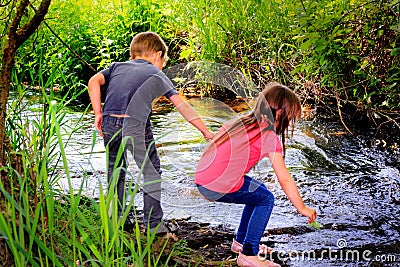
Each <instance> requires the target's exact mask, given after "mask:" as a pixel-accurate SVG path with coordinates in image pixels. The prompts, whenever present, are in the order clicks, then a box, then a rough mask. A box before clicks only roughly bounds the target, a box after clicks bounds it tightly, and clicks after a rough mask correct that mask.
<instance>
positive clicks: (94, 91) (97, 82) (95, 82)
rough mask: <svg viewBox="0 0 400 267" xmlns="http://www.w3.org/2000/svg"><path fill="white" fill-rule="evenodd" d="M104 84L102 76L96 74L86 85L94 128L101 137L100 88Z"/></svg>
mask: <svg viewBox="0 0 400 267" xmlns="http://www.w3.org/2000/svg"><path fill="white" fill-rule="evenodd" d="M105 82H106V81H105V79H104V75H103V74H101V73H97V74H95V75H94V76H93V77H92V78H90V80H89V83H88V89H89V96H90V102H91V103H92V108H93V111H94V115H95V119H94V126H95V127H96V129H97V130H99V131H100V135H101V136H103V134H102V133H101V121H102V111H101V91H100V86H102V85H104V84H105Z"/></svg>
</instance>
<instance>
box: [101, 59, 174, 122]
mask: <svg viewBox="0 0 400 267" xmlns="http://www.w3.org/2000/svg"><path fill="white" fill-rule="evenodd" d="M101 73H102V74H103V75H104V78H105V82H106V83H105V85H104V86H103V87H102V91H103V93H105V96H106V97H105V102H104V106H103V115H111V114H118V115H121V114H126V115H129V116H130V117H132V118H135V119H136V120H139V121H142V122H147V121H148V119H149V116H150V114H151V109H152V102H153V100H154V99H156V98H158V97H161V96H163V95H165V96H166V97H167V98H170V97H171V96H172V95H174V94H178V92H177V91H176V90H175V88H174V86H173V84H172V82H171V81H170V79H168V77H167V76H165V74H164V73H163V72H162V71H160V70H159V69H158V68H157V67H156V66H154V65H153V64H151V63H150V62H148V61H146V60H144V59H136V60H131V61H128V62H116V63H113V64H111V66H110V67H108V68H107V69H104V70H102V71H101Z"/></svg>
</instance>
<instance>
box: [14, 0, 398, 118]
mask: <svg viewBox="0 0 400 267" xmlns="http://www.w3.org/2000/svg"><path fill="white" fill-rule="evenodd" d="M46 22H47V24H48V25H49V26H50V28H51V29H52V30H53V31H54V32H55V33H56V34H57V35H58V36H59V37H60V39H62V40H63V41H64V42H65V43H66V44H67V45H68V46H70V48H71V49H72V50H73V51H74V52H76V53H77V54H78V55H79V56H80V57H82V59H83V60H85V61H86V62H88V63H89V64H90V65H91V66H92V67H93V68H94V69H96V70H99V69H102V68H104V67H106V66H108V65H109V64H110V63H111V62H113V61H125V60H127V59H129V44H130V41H131V38H132V37H133V36H134V35H135V34H136V33H138V32H141V31H146V30H151V31H156V32H158V33H160V35H161V36H162V37H163V38H164V39H165V40H166V42H167V44H168V45H169V47H170V57H171V60H170V64H175V63H180V62H185V61H193V60H197V61H198V60H209V61H215V62H220V63H225V64H228V65H230V66H232V67H235V68H237V69H240V70H241V71H242V72H243V73H244V74H246V75H248V76H249V77H251V78H252V80H253V81H254V82H255V84H256V85H258V86H260V87H262V86H263V85H264V84H265V83H267V82H269V81H271V80H275V81H279V82H282V83H284V84H287V85H289V86H291V87H294V88H296V89H298V91H299V93H300V94H302V95H303V97H304V98H306V99H305V100H311V101H313V102H314V103H315V102H318V101H320V100H322V101H324V100H323V99H322V98H323V97H325V98H326V97H328V98H330V97H339V98H340V99H341V100H345V101H347V102H348V103H353V104H354V105H363V106H365V107H367V108H372V109H375V108H378V109H379V108H381V109H395V110H396V109H398V107H399V103H400V99H399V90H400V89H399V86H398V83H399V74H398V68H399V64H400V62H399V51H400V46H399V3H398V1H391V0H385V1H380V2H376V1H342V0H335V1H317V2H315V1H304V0H303V1H294V2H293V1H285V0H275V1H259V0H252V1H243V0H232V1H215V0H212V1H204V0H189V1H183V2H182V1H177V0H175V1H166V0H157V1H150V0H145V1H138V0H113V1H108V2H104V1H95V0H90V1H83V2H82V1H76V0H58V1H55V2H54V3H53V4H52V6H51V9H50V12H49V15H48V16H47V20H46ZM16 70H17V74H18V75H19V77H20V80H21V81H27V82H28V83H30V84H36V83H37V82H38V78H37V77H38V75H37V74H38V73H40V72H41V73H44V74H45V75H47V74H48V73H49V70H52V71H53V72H54V73H53V76H54V77H55V81H54V83H57V84H60V86H61V89H62V90H65V88H69V89H72V90H78V91H79V90H82V89H84V87H85V84H86V83H87V80H88V79H89V77H90V76H91V75H93V73H94V70H93V69H91V68H90V67H89V66H88V65H87V64H86V63H84V62H83V61H82V60H80V59H78V57H77V56H76V55H74V54H73V53H72V52H71V51H70V50H69V49H67V48H66V47H65V45H63V44H62V43H61V42H60V40H59V39H58V38H56V37H55V36H54V34H53V33H52V32H50V30H49V28H48V27H47V26H45V25H42V27H41V30H40V31H39V32H38V34H37V35H36V36H35V37H34V38H31V39H30V40H29V42H26V44H25V45H24V47H23V49H21V50H20V51H19V57H18V61H17V65H16ZM310 88H312V90H311V89H310Z"/></svg>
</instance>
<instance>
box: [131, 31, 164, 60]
mask: <svg viewBox="0 0 400 267" xmlns="http://www.w3.org/2000/svg"><path fill="white" fill-rule="evenodd" d="M158 51H161V58H163V59H166V58H167V52H168V47H167V45H166V44H165V42H164V41H163V39H162V38H161V37H160V36H159V35H158V34H157V33H155V32H141V33H138V34H137V35H135V37H133V39H132V42H131V46H130V53H131V57H132V58H133V59H135V58H136V57H137V56H144V55H146V54H147V53H148V52H158Z"/></svg>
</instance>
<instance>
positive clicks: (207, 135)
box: [203, 131, 215, 141]
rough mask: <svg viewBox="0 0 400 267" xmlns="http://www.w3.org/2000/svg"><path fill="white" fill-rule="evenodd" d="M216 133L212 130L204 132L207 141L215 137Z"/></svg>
mask: <svg viewBox="0 0 400 267" xmlns="http://www.w3.org/2000/svg"><path fill="white" fill-rule="evenodd" d="M214 135H215V134H213V133H212V132H210V131H206V132H204V133H203V136H204V138H205V139H206V140H207V141H210V140H211V139H213V137H214Z"/></svg>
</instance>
